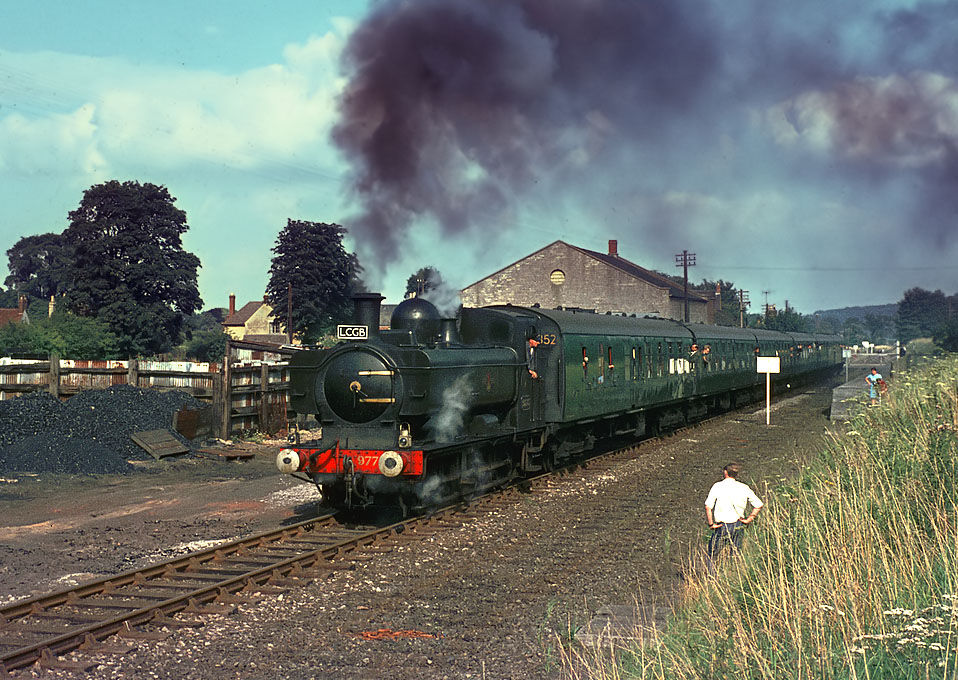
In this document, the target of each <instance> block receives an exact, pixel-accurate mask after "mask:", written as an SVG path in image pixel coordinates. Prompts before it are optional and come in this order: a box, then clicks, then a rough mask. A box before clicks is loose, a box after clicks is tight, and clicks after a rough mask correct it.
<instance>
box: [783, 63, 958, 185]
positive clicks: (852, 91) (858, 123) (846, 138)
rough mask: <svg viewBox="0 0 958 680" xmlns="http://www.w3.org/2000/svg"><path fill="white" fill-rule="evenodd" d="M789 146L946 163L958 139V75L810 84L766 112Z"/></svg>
mask: <svg viewBox="0 0 958 680" xmlns="http://www.w3.org/2000/svg"><path fill="white" fill-rule="evenodd" d="M765 124H766V126H767V129H768V130H769V131H770V133H771V135H772V138H773V139H774V140H775V141H776V142H777V143H778V144H779V145H781V146H785V147H799V148H806V149H808V150H810V151H812V152H815V153H819V154H824V155H837V156H839V157H842V158H847V159H852V160H863V161H874V162H878V163H882V164H888V165H897V166H900V167H912V168H915V167H923V166H927V165H931V164H936V163H940V162H941V161H942V160H944V159H946V158H948V157H949V156H951V155H953V154H954V148H955V145H956V143H958V82H956V81H955V80H954V79H953V78H949V77H946V76H943V75H940V74H937V73H929V72H914V73H910V74H907V75H898V74H895V75H889V76H885V77H881V78H857V79H855V80H853V81H849V82H846V83H843V84H842V85H840V86H839V87H837V88H835V89H833V90H829V91H823V90H813V91H808V92H804V93H802V94H800V95H798V96H796V97H794V98H792V99H790V100H787V101H785V102H781V103H779V104H778V105H776V106H774V107H772V108H771V109H769V110H768V111H767V112H766V113H765Z"/></svg>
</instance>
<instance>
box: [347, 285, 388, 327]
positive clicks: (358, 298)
mask: <svg viewBox="0 0 958 680" xmlns="http://www.w3.org/2000/svg"><path fill="white" fill-rule="evenodd" d="M385 299H386V298H384V297H383V296H382V295H380V294H379V293H357V294H356V295H354V296H353V322H354V323H356V324H357V325H359V326H366V328H367V329H368V333H369V335H368V337H370V338H373V337H377V336H378V335H379V307H380V305H381V304H382V301H383V300H385Z"/></svg>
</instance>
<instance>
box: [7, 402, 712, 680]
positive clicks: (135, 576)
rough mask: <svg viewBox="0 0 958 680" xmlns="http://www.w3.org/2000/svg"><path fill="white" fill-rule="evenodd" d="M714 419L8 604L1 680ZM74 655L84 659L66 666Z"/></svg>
mask: <svg viewBox="0 0 958 680" xmlns="http://www.w3.org/2000/svg"><path fill="white" fill-rule="evenodd" d="M709 420H712V419H707V420H703V421H698V422H696V423H691V424H689V425H687V426H685V427H683V428H680V429H677V430H673V431H672V432H670V433H668V434H666V435H663V437H660V438H658V439H652V440H644V441H641V442H633V443H630V444H628V445H626V446H623V447H620V448H616V449H613V450H611V451H608V452H605V453H602V454H599V455H598V456H595V457H592V458H589V459H587V460H584V461H581V462H579V463H577V464H576V465H573V466H571V467H567V468H562V469H559V470H556V471H554V472H549V473H545V474H542V475H540V476H538V477H534V478H531V479H526V480H523V481H521V482H519V483H518V484H517V485H515V486H510V487H507V488H505V489H500V490H498V491H494V492H491V493H489V494H487V495H484V496H482V497H480V498H477V499H475V500H473V501H470V502H469V503H460V504H456V505H453V506H449V507H447V508H444V509H442V510H438V511H436V512H434V513H432V514H430V515H428V516H419V517H412V518H408V519H405V520H403V521H400V522H396V523H394V524H390V525H388V526H383V527H370V526H347V525H344V524H342V523H340V521H339V520H338V519H337V517H336V515H334V514H329V515H325V516H321V517H316V518H313V519H309V520H306V521H302V522H299V523H296V524H293V525H290V526H287V527H282V528H279V529H275V530H270V531H266V532H262V533H258V534H254V535H251V536H248V537H245V538H241V539H237V540H234V541H230V542H227V543H223V544H220V545H218V546H215V547H213V548H209V549H205V550H202V551H199V552H194V553H190V554H187V555H183V556H179V557H175V558H172V559H170V560H167V561H164V562H161V563H157V564H153V565H150V566H147V567H144V568H142V569H137V570H132V571H128V572H125V573H122V574H118V575H115V576H108V577H104V578H101V579H97V580H94V581H89V582H86V583H82V584H79V585H77V586H74V587H71V588H67V589H64V590H60V591H57V592H54V593H50V594H46V595H38V596H35V597H31V598H28V599H24V600H20V601H17V602H14V603H11V604H8V605H5V606H3V607H0V678H2V677H4V676H6V675H7V672H9V671H12V670H17V669H23V668H27V667H29V666H31V665H33V664H39V665H40V666H41V667H44V668H55V669H70V670H77V671H88V670H91V669H92V668H94V667H95V666H96V665H97V661H96V657H97V656H98V655H104V654H107V655H111V654H124V653H127V652H130V651H132V650H133V649H134V648H135V645H137V644H138V643H148V642H149V641H150V640H161V639H164V638H166V637H168V636H169V635H170V634H171V631H172V630H174V629H177V628H184V627H200V626H202V625H203V621H202V617H203V616H204V615H209V614H228V613H231V612H233V611H235V609H236V606H237V605H238V604H241V603H254V602H256V601H257V600H259V599H261V598H262V597H263V596H266V595H270V594H275V593H280V592H283V591H284V590H285V589H288V588H290V587H296V586H301V585H305V584H307V583H309V582H311V581H313V580H316V579H317V578H322V577H323V576H324V575H326V574H328V573H330V572H331V571H334V570H337V569H344V568H352V566H353V564H354V563H355V562H356V561H360V560H363V559H367V558H369V557H371V556H373V555H375V554H376V553H378V552H388V551H390V550H392V547H393V546H395V545H398V544H401V543H403V542H407V541H410V540H411V541H419V540H421V539H423V538H424V537H427V536H429V535H432V534H434V533H436V532H438V531H442V530H445V529H448V528H450V527H454V526H460V525H462V524H463V523H464V522H465V521H468V520H469V519H472V518H474V517H476V516H479V515H482V514H485V512H488V511H492V510H496V509H499V508H503V507H510V506H512V505H514V504H515V502H516V500H517V499H518V498H520V497H521V496H522V495H524V494H526V493H528V492H529V491H531V490H534V489H537V488H541V487H548V486H549V485H550V483H551V481H552V480H553V479H554V478H555V477H556V476H562V475H569V474H572V473H573V471H575V470H580V469H583V468H584V469H586V470H589V471H591V472H593V473H599V474H601V473H602V472H604V471H607V470H609V469H611V468H612V467H614V466H615V465H617V464H618V463H619V462H620V461H622V460H624V459H628V458H631V457H633V456H635V455H636V453H637V450H638V448H639V447H640V446H644V447H648V446H655V444H656V442H658V441H661V440H664V439H666V438H671V437H673V436H676V435H681V434H682V433H686V432H688V431H689V430H691V429H694V428H697V427H699V426H701V425H703V424H705V423H706V422H708V421H709ZM70 652H78V653H79V654H74V655H72V656H73V657H74V658H70V659H65V658H63V656H64V655H66V654H69V653H70Z"/></svg>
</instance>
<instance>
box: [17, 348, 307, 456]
mask: <svg viewBox="0 0 958 680" xmlns="http://www.w3.org/2000/svg"><path fill="white" fill-rule="evenodd" d="M289 354H290V352H289V351H285V350H279V349H277V348H274V347H271V346H264V345H257V344H255V343H245V342H231V343H230V344H229V345H228V346H227V352H226V356H225V357H224V360H223V362H221V363H209V364H207V363H192V362H163V361H143V360H137V359H131V360H129V361H74V360H69V359H58V358H56V357H54V358H51V359H50V360H49V361H16V360H10V359H5V360H2V363H0V400H2V399H10V398H14V397H17V396H19V395H22V394H25V393H29V392H40V391H46V392H49V393H50V394H52V395H53V396H55V397H58V398H61V399H65V398H68V397H70V396H72V395H74V394H77V393H79V392H81V391H83V390H90V389H106V388H108V387H111V386H113V385H133V386H135V387H140V388H144V389H156V390H182V391H184V392H189V393H190V394H192V395H193V396H194V397H196V398H197V399H199V400H201V401H204V402H207V403H208V404H209V405H210V406H209V411H208V413H203V414H201V415H200V420H201V421H202V425H201V428H200V429H201V430H204V431H205V430H206V429H207V427H206V425H207V423H208V426H209V430H210V431H211V433H212V434H213V435H214V436H216V437H220V438H222V439H230V438H232V437H233V436H235V435H237V434H241V433H243V432H250V431H257V432H263V433H268V434H275V433H277V432H280V431H283V430H285V429H286V425H287V421H288V418H289V413H288V404H289V368H288V365H289V364H288V361H286V360H284V359H285V358H286V357H288V356H289Z"/></svg>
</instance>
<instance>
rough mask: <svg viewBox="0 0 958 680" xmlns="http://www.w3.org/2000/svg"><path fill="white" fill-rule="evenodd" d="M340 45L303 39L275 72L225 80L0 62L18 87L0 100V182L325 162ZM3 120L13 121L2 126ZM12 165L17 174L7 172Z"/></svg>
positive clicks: (50, 60) (80, 62)
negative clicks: (101, 171)
mask: <svg viewBox="0 0 958 680" xmlns="http://www.w3.org/2000/svg"><path fill="white" fill-rule="evenodd" d="M342 45H343V37H342V35H340V34H339V33H336V32H330V33H327V34H326V35H323V36H316V37H312V38H310V39H309V40H308V41H307V42H306V43H305V44H303V45H290V46H288V47H287V48H286V50H285V52H284V56H285V59H286V62H285V63H282V64H274V65H269V66H265V67H262V68H258V69H253V70H249V71H246V72H243V73H239V74H236V75H228V74H221V73H213V72H208V71H189V70H184V69H175V68H160V67H156V66H147V65H135V64H130V63H129V62H126V61H122V60H116V59H93V58H88V57H81V56H74V55H65V54H51V53H35V54H22V53H21V54H13V53H5V54H4V57H5V59H6V60H8V61H9V63H13V64H15V66H14V67H12V68H14V69H15V73H16V74H17V75H18V76H19V78H20V82H22V83H29V86H28V85H26V84H24V85H23V86H21V87H18V88H16V89H14V90H13V91H5V92H4V95H5V99H7V100H8V103H7V104H6V106H5V108H4V109H3V110H0V154H2V155H0V158H2V159H3V166H2V167H0V171H2V172H24V171H27V170H30V171H33V172H44V173H47V174H51V175H57V174H64V173H70V174H73V173H76V172H80V173H91V172H92V171H93V170H94V169H96V168H101V167H103V165H104V164H109V165H111V166H117V167H123V168H131V169H138V168H156V169H165V170H168V169H173V168H178V167H187V166H191V165H194V164H195V163H197V162H201V163H211V164H214V165H222V166H227V167H231V168H239V169H248V168H256V167H260V166H269V167H272V166H275V165H276V164H283V163H284V162H286V159H288V158H289V157H290V156H292V155H296V154H298V155H300V157H302V158H306V159H308V160H306V161H302V162H305V163H306V164H307V165H318V164H322V163H330V162H332V159H333V156H332V154H331V153H330V151H329V150H328V148H327V147H328V145H327V141H326V140H327V137H328V130H329V127H330V125H331V124H332V121H333V117H334V115H335V101H336V97H337V95H338V93H339V91H340V90H341V88H342V86H343V83H342V82H341V81H340V80H339V79H338V78H336V77H335V71H336V63H337V60H338V55H339V51H340V50H341V49H342ZM7 89H8V88H7ZM18 98H19V99H20V100H21V101H19V102H18ZM18 103H19V106H18ZM57 109H60V110H66V111H68V113H61V112H59V111H57ZM11 110H14V111H22V113H10V114H7V115H5V116H4V115H3V114H4V113H5V112H7V111H11ZM21 155H26V156H29V163H28V164H25V163H16V162H15V161H16V159H17V158H18V157H19V156H21Z"/></svg>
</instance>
